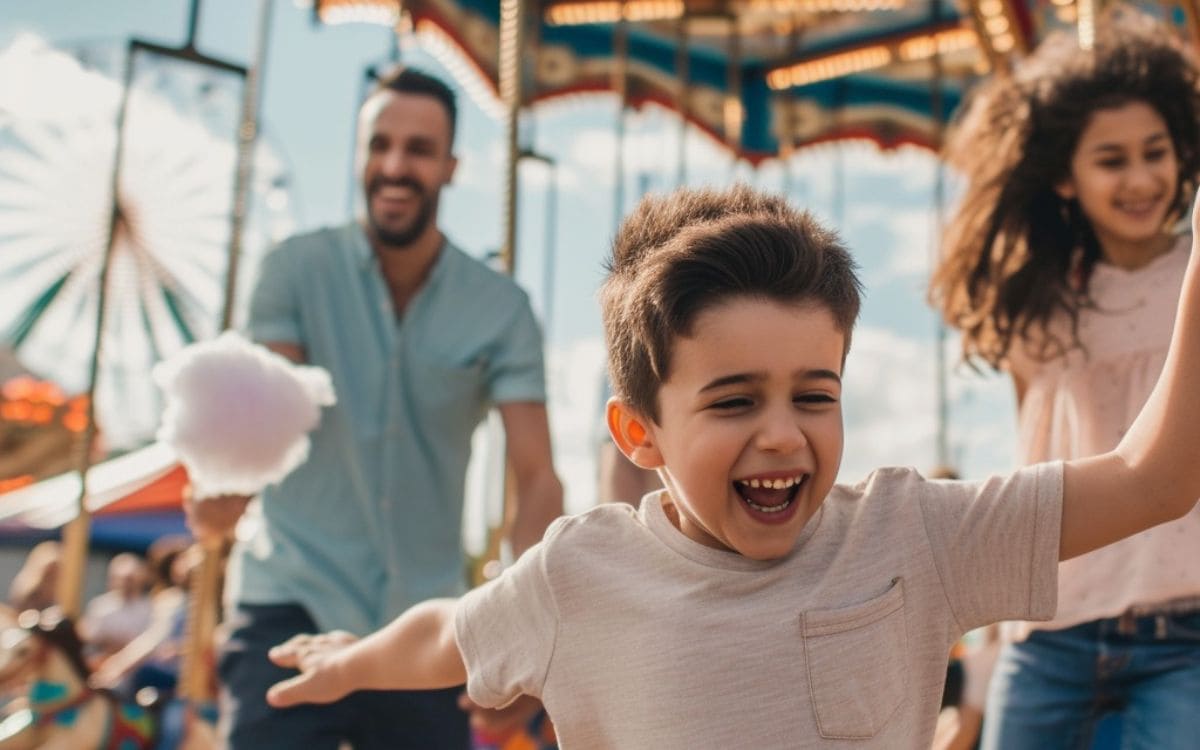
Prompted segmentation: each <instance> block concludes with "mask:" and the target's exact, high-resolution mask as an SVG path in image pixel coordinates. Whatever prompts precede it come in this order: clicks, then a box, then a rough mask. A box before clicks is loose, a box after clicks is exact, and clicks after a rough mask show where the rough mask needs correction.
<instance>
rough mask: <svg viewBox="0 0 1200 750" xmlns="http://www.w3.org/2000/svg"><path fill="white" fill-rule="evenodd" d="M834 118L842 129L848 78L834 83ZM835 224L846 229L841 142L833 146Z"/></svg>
mask: <svg viewBox="0 0 1200 750" xmlns="http://www.w3.org/2000/svg"><path fill="white" fill-rule="evenodd" d="M834 92H835V93H834V97H833V102H834V104H833V106H834V118H835V120H836V122H837V129H838V130H840V129H841V125H842V114H843V113H844V112H845V110H846V79H845V78H839V79H837V81H836V82H835V84H834ZM833 148H834V149H835V151H834V162H833V225H834V226H835V227H837V229H838V231H839V232H841V231H845V227H844V224H845V220H846V149H845V147H844V146H842V145H841V144H838V145H835V146H834V147H833Z"/></svg>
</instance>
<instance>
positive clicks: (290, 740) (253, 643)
mask: <svg viewBox="0 0 1200 750" xmlns="http://www.w3.org/2000/svg"><path fill="white" fill-rule="evenodd" d="M229 626H230V629H231V632H230V636H229V639H228V640H227V641H226V643H225V644H224V646H222V648H221V654H220V660H219V662H218V665H217V673H218V676H219V678H220V681H221V729H222V734H223V736H225V737H227V738H228V743H229V745H228V747H229V750H275V749H276V748H278V749H279V750H285V749H286V750H296V749H297V748H299V749H301V750H337V748H338V747H339V745H340V744H341V743H342V742H343V741H345V742H349V743H350V745H351V746H352V747H353V748H354V750H407V749H408V748H411V749H412V750H431V749H435V750H467V748H469V747H470V730H469V728H468V724H467V715H466V714H465V713H464V712H463V711H461V710H460V709H459V708H458V705H457V700H458V696H459V694H460V693H462V690H463V689H462V688H461V687H456V688H449V689H446V690H432V691H387V692H384V691H360V692H357V693H352V694H350V695H348V696H346V697H345V698H343V699H342V700H340V701H338V702H337V703H331V704H328V705H322V706H316V705H305V706H295V707H292V708H286V709H276V708H272V707H270V706H268V705H267V701H266V695H267V688H269V687H270V686H271V685H273V684H275V683H276V682H278V681H279V680H282V679H285V678H287V677H289V676H291V675H294V674H295V671H294V670H289V669H281V668H279V667H277V666H275V665H274V664H272V663H271V662H270V660H269V659H267V651H268V650H269V649H270V648H271V647H272V646H275V645H278V644H280V643H282V642H283V641H286V640H287V639H288V638H291V637H292V636H293V635H296V634H298V633H316V632H317V630H316V624H315V623H314V622H313V620H312V618H311V617H310V616H309V614H308V612H307V611H305V610H304V608H303V607H300V606H298V605H293V604H270V605H264V604H258V605H240V606H239V607H238V608H237V609H236V610H235V611H234V612H233V613H232V614H231V616H230V618H229Z"/></svg>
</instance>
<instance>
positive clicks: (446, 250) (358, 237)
mask: <svg viewBox="0 0 1200 750" xmlns="http://www.w3.org/2000/svg"><path fill="white" fill-rule="evenodd" d="M346 229H347V230H348V232H349V235H350V237H349V242H350V249H351V252H353V254H354V260H355V262H356V263H358V265H359V267H360V268H362V269H364V270H365V269H367V268H373V267H375V263H376V258H375V251H374V250H372V249H371V243H370V242H369V241H368V240H367V232H366V230H365V229H363V226H362V224H360V223H359V222H357V221H354V222H351V223H350V225H349V226H348V227H347V228H346ZM458 252H459V250H458V248H456V247H455V246H454V243H453V242H451V241H450V240H449V238H447V237H446V235H445V234H443V235H442V247H441V249H440V251H439V252H438V256H437V259H435V260H434V261H433V268H432V269H430V271H429V279H428V281H432V280H433V279H434V278H436V277H439V276H441V275H442V274H444V273H445V271H443V268H445V267H446V266H447V265H449V264H450V263H451V262H452V261H448V260H447V257H449V256H452V255H455V254H457V253H458ZM428 281H427V283H428Z"/></svg>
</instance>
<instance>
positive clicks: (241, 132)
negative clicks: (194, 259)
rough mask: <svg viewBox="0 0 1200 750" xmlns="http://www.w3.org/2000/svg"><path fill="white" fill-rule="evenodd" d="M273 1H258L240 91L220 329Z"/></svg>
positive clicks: (239, 230)
mask: <svg viewBox="0 0 1200 750" xmlns="http://www.w3.org/2000/svg"><path fill="white" fill-rule="evenodd" d="M273 6H274V3H273V2H272V0H259V3H258V36H257V38H256V40H255V44H254V60H253V62H252V64H251V66H250V69H249V70H248V71H247V72H246V83H245V87H244V88H243V89H242V112H241V121H240V123H239V124H238V130H237V167H236V173H235V176H234V180H233V211H232V213H231V215H230V222H229V268H228V271H227V273H226V275H225V305H224V308H223V309H222V310H221V329H222V330H225V329H228V328H230V327H232V325H233V310H234V307H235V306H236V305H235V303H236V301H237V281H238V268H239V265H240V262H241V256H242V235H243V234H244V229H245V226H246V205H247V202H248V197H249V194H250V183H251V181H252V180H253V177H254V148H255V145H256V144H257V143H258V108H259V106H260V104H261V102H262V76H263V68H264V66H265V65H266V61H267V45H268V43H269V42H270V25H271V11H272V8H273Z"/></svg>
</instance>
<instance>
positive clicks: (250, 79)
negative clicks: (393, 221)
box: [178, 0, 274, 705]
mask: <svg viewBox="0 0 1200 750" xmlns="http://www.w3.org/2000/svg"><path fill="white" fill-rule="evenodd" d="M273 5H274V4H273V2H272V0H259V4H258V36H257V38H256V40H255V46H254V59H253V62H252V64H251V66H250V68H249V70H247V71H246V81H245V86H244V88H243V89H242V111H241V117H240V122H239V123H238V130H237V144H238V145H237V166H236V168H235V176H234V182H233V207H232V212H231V214H230V222H229V266H228V269H227V271H226V275H225V304H224V307H223V309H222V311H221V329H222V330H227V329H229V328H231V327H232V326H233V310H234V307H235V302H236V299H237V279H238V273H237V272H238V265H239V263H240V260H241V250H242V235H243V229H244V227H245V223H246V204H247V198H248V196H249V192H250V184H251V181H252V178H253V175H254V148H255V144H256V143H257V141H258V109H259V105H260V103H261V101H262V77H263V70H264V67H265V64H266V59H267V45H268V42H269V40H270V33H269V32H270V24H271V11H272V9H273ZM225 546H226V545H225V543H224V542H221V541H215V542H213V543H211V544H206V545H205V546H204V549H203V552H202V557H201V560H200V567H199V569H198V570H197V572H196V574H195V578H194V579H193V580H192V583H191V591H190V596H191V601H190V603H189V611H188V620H187V628H186V631H185V641H184V648H183V652H182V655H181V663H180V668H179V689H178V692H179V695H180V697H181V698H183V699H185V700H187V701H190V702H191V703H192V704H193V705H196V704H201V703H205V702H208V701H211V700H212V699H213V698H214V697H215V696H214V695H213V681H212V679H211V672H210V669H209V668H208V666H207V659H206V656H207V654H208V653H209V651H210V650H211V648H212V643H213V636H214V633H215V632H216V629H217V622H218V621H219V619H220V612H219V609H220V608H219V602H220V599H221V568H222V567H223V565H224V562H225V560H224V558H225V551H226V550H225Z"/></svg>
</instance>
